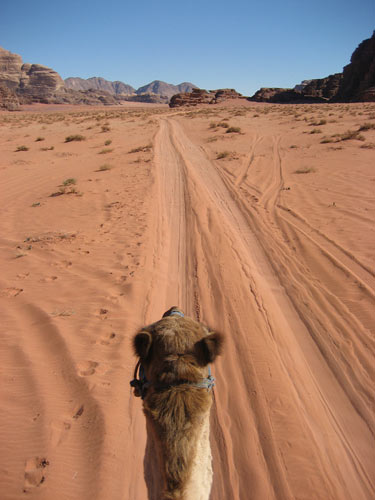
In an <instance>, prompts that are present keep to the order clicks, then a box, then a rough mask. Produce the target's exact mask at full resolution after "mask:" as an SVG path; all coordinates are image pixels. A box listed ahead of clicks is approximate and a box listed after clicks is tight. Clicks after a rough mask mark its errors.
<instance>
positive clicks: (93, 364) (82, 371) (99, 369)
mask: <svg viewBox="0 0 375 500" xmlns="http://www.w3.org/2000/svg"><path fill="white" fill-rule="evenodd" d="M77 368H78V375H79V376H80V377H91V376H92V375H94V374H97V375H104V374H105V373H107V371H108V370H109V368H110V367H109V365H106V364H105V363H100V364H99V363H98V362H97V361H81V362H80V363H78V365H77Z"/></svg>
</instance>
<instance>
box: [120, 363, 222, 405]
mask: <svg viewBox="0 0 375 500" xmlns="http://www.w3.org/2000/svg"><path fill="white" fill-rule="evenodd" d="M130 385H131V387H133V388H134V395H135V396H137V397H141V398H142V399H144V398H145V396H146V394H147V389H148V388H149V387H150V386H151V385H152V384H151V383H150V382H149V381H148V380H147V378H146V374H145V369H144V368H143V366H142V363H141V362H140V361H138V363H137V364H136V366H135V370H134V378H133V380H131V382H130ZM178 385H190V386H192V387H198V388H199V389H207V390H208V391H211V390H212V389H213V387H214V385H215V377H213V376H212V375H211V367H210V366H208V377H206V378H202V380H200V381H199V382H189V381H187V380H176V382H173V383H172V384H153V387H154V388H155V389H156V390H163V389H169V388H170V387H176V386H178Z"/></svg>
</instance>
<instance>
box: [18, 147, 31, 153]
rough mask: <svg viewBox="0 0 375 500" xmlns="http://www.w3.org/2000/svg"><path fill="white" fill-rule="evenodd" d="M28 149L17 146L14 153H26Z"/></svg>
mask: <svg viewBox="0 0 375 500" xmlns="http://www.w3.org/2000/svg"><path fill="white" fill-rule="evenodd" d="M28 150H29V148H28V147H27V146H17V149H16V152H17V153H18V152H19V151H28Z"/></svg>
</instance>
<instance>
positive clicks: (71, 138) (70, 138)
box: [65, 134, 86, 142]
mask: <svg viewBox="0 0 375 500" xmlns="http://www.w3.org/2000/svg"><path fill="white" fill-rule="evenodd" d="M85 139H86V137H85V136H84V135H80V134H75V135H68V136H67V137H65V142H72V141H84V140H85Z"/></svg>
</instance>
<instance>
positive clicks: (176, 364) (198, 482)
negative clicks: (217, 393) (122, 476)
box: [133, 307, 223, 500]
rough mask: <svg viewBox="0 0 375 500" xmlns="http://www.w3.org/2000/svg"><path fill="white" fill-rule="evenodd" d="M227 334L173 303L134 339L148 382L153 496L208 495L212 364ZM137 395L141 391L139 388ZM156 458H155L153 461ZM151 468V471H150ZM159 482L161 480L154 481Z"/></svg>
mask: <svg viewBox="0 0 375 500" xmlns="http://www.w3.org/2000/svg"><path fill="white" fill-rule="evenodd" d="M222 343H223V337H222V336H221V335H220V334H218V333H213V332H211V331H210V330H209V329H208V328H206V327H205V326H203V325H202V324H200V323H198V322H196V321H194V320H193V319H191V318H188V317H184V316H183V314H182V312H181V311H180V310H179V309H178V308H177V307H172V308H171V309H169V311H167V312H166V313H165V314H164V316H163V318H162V319H161V320H160V321H157V322H156V323H153V324H152V325H150V326H147V327H145V328H143V329H142V330H141V331H140V332H139V333H138V334H137V335H135V337H134V339H133V346H134V351H135V354H136V355H137V356H138V357H139V359H140V363H141V364H142V367H143V369H144V373H145V376H146V379H147V382H148V387H147V390H146V394H145V395H143V396H144V399H143V411H144V414H145V416H146V424H147V439H148V442H147V451H146V454H147V453H148V454H149V455H150V454H152V455H153V456H152V457H151V456H150V457H149V458H148V459H147V460H146V458H145V476H146V482H147V483H148V489H149V498H150V499H155V500H175V499H180V500H208V498H209V495H210V490H211V484H212V465H211V449H210V443H209V412H210V408H211V404H212V390H209V389H208V388H207V387H205V386H204V384H205V383H206V381H207V377H208V373H209V372H208V364H209V363H212V362H213V361H214V360H215V358H216V356H217V355H218V354H220V352H221V347H222ZM134 393H135V395H140V394H139V391H138V389H137V388H136V389H135V390H134ZM151 462H153V463H151ZM146 469H147V470H146ZM156 483H158V484H156Z"/></svg>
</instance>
